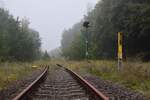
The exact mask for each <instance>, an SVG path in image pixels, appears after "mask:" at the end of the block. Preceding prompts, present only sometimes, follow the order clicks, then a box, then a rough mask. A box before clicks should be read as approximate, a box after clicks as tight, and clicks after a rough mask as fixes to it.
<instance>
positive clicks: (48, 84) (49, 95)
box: [13, 64, 146, 100]
mask: <svg viewBox="0 0 150 100" xmlns="http://www.w3.org/2000/svg"><path fill="white" fill-rule="evenodd" d="M48 69H49V68H48V67H47V68H46V69H45V70H44V72H43V73H42V74H41V75H40V76H39V77H38V78H37V79H36V80H35V81H34V82H33V83H31V84H30V85H29V86H28V87H27V88H26V89H25V90H24V91H23V92H21V93H20V94H19V95H18V96H16V97H15V98H14V99H13V100H146V99H145V98H144V97H143V96H142V95H139V94H137V93H134V92H130V91H126V90H124V89H122V88H120V87H118V86H115V87H114V86H113V85H112V84H110V83H107V84H108V85H107V84H106V83H105V82H103V81H101V80H100V81H99V82H98V81H96V84H100V85H101V88H100V89H99V87H97V86H95V85H94V84H93V83H91V82H90V80H89V79H87V78H86V79H87V80H88V81H89V82H90V83H89V82H87V81H86V80H85V79H83V78H82V77H81V76H79V75H78V74H76V73H75V72H73V71H72V70H70V69H68V68H65V67H62V66H61V65H59V64H57V67H55V69H50V70H48ZM48 72H49V73H48ZM94 80H95V79H94ZM91 84H92V85H91ZM94 86H95V87H96V88H95V87H94ZM97 89H98V90H97ZM100 91H101V92H100ZM119 91H120V92H119Z"/></svg>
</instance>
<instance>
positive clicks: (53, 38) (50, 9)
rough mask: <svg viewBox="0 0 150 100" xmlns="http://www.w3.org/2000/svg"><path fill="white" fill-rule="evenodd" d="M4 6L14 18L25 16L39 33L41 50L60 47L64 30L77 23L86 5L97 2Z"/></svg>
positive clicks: (40, 0) (31, 1)
mask: <svg viewBox="0 0 150 100" xmlns="http://www.w3.org/2000/svg"><path fill="white" fill-rule="evenodd" d="M0 1H1V0H0ZM3 1H4V6H5V8H6V9H8V10H9V11H10V13H11V14H13V15H14V16H15V17H16V16H19V17H21V18H23V17H24V16H26V17H27V18H28V19H29V21H30V27H31V28H34V29H35V30H37V31H38V32H39V33H40V36H41V38H42V49H44V50H48V51H49V50H52V49H55V48H56V47H59V46H60V41H61V35H62V31H63V30H64V29H68V28H70V27H71V26H72V25H73V24H75V23H76V22H79V21H80V20H81V19H82V18H83V15H84V14H86V12H87V5H88V4H91V5H93V6H94V5H95V4H96V2H97V1H98V0H3Z"/></svg>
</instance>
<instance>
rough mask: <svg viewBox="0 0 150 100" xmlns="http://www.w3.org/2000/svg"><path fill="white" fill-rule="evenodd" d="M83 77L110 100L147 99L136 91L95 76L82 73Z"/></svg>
mask: <svg viewBox="0 0 150 100" xmlns="http://www.w3.org/2000/svg"><path fill="white" fill-rule="evenodd" d="M83 77H84V78H85V79H86V80H87V81H88V82H90V83H91V84H92V85H93V86H95V87H96V88H97V89H98V90H99V91H101V92H102V93H103V94H104V95H106V96H108V97H110V100H147V99H146V97H145V96H143V95H142V94H140V93H138V92H136V91H132V90H129V89H127V88H125V87H123V86H121V85H118V84H114V83H112V82H109V81H104V80H102V79H100V78H99V77H97V76H93V75H84V76H83Z"/></svg>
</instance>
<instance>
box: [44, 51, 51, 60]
mask: <svg viewBox="0 0 150 100" xmlns="http://www.w3.org/2000/svg"><path fill="white" fill-rule="evenodd" d="M43 59H44V60H49V59H50V56H49V54H48V53H47V51H45V52H44V55H43Z"/></svg>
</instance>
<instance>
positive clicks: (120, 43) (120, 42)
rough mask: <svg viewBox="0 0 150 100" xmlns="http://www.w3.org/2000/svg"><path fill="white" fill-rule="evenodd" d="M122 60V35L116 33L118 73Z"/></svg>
mask: <svg viewBox="0 0 150 100" xmlns="http://www.w3.org/2000/svg"><path fill="white" fill-rule="evenodd" d="M122 59H123V33H122V32H118V71H120V70H121V69H122Z"/></svg>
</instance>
